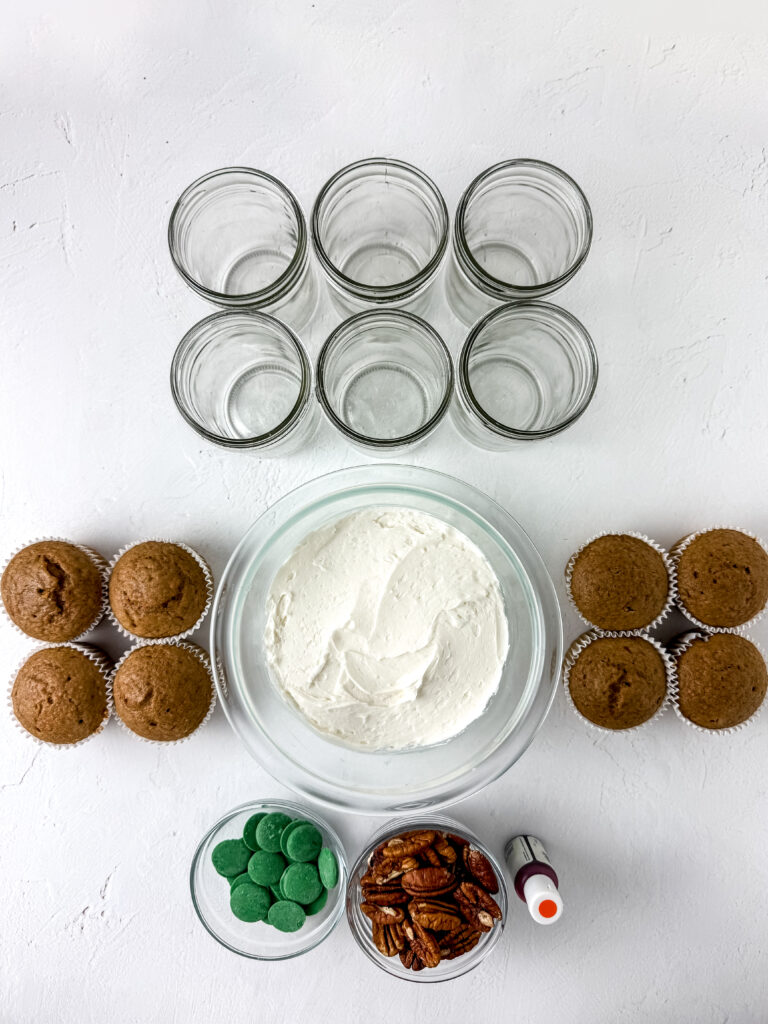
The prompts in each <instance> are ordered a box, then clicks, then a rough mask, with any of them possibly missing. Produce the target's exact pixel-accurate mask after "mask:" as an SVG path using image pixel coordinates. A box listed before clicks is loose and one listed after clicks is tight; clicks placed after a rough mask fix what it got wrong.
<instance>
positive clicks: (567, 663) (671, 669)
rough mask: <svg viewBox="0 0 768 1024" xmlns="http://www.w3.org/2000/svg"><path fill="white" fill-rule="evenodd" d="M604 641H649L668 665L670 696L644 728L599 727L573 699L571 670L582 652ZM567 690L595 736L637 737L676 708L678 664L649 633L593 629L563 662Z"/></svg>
mask: <svg viewBox="0 0 768 1024" xmlns="http://www.w3.org/2000/svg"><path fill="white" fill-rule="evenodd" d="M604 637H610V638H612V639H616V640H621V639H625V638H627V637H639V638H640V639H642V640H647V641H648V643H649V644H651V646H653V647H655V648H656V650H657V651H658V652H659V654H660V655H661V657H662V659H663V661H664V668H665V671H666V676H667V693H666V696H665V697H664V700H663V701H662V702H661V704H660V705H659V708H658V709H657V710H656V712H655V713H654V714H653V715H652V716H651V717H650V718H649V719H648V720H647V721H646V722H641V723H640V725H632V726H630V727H629V728H627V729H606V728H605V726H603V725H597V724H596V723H595V722H592V721H590V719H589V718H587V717H586V715H583V714H582V713H581V711H579V709H578V708H577V707H576V704H575V702H574V700H573V697H572V696H571V690H570V685H569V683H570V675H571V669H572V668H573V666H574V665H575V664H576V660H577V659H578V656H579V655H580V654H581V652H582V651H584V650H586V648H587V647H589V645H590V644H591V643H592V642H593V641H594V640H599V639H602V638H604ZM563 689H564V691H565V696H566V699H567V701H568V704H569V705H570V707H571V710H572V711H574V712H575V714H576V715H577V716H578V717H579V718H580V719H581V720H582V722H584V723H585V724H586V725H588V726H589V727H590V729H593V730H594V731H595V732H598V733H601V734H602V735H606V734H608V735H611V736H615V735H617V734H619V735H621V734H624V733H629V732H632V733H636V732H638V730H640V729H645V728H646V727H647V726H649V725H651V724H652V723H653V722H656V721H658V719H659V718H661V716H662V715H663V714H664V712H665V711H666V710H667V708H669V706H670V704H673V703H674V702H675V701H676V699H677V677H676V675H675V666H674V663H673V661H672V658H671V657H670V656H669V654H668V652H667V650H666V648H664V647H663V646H662V645H661V644H660V643H659V641H658V640H655V639H654V638H653V637H652V636H648V634H647V633H643V632H640V631H635V632H632V633H629V632H608V631H607V630H603V629H591V630H589V631H588V632H586V633H582V634H581V636H579V637H577V638H576V639H575V640H574V641H573V643H572V644H571V646H570V647H569V648H568V650H567V652H566V655H565V659H564V661H563Z"/></svg>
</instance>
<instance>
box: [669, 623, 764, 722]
mask: <svg viewBox="0 0 768 1024" xmlns="http://www.w3.org/2000/svg"><path fill="white" fill-rule="evenodd" d="M715 632H719V633H723V632H726V630H722V629H721V630H717V631H715V630H706V629H696V630H693V629H692V630H689V631H688V632H687V633H681V634H680V635H679V636H676V637H675V638H674V639H673V640H672V641H671V643H670V644H669V645H668V647H667V650H668V651H669V654H670V657H671V659H672V665H673V670H674V673H675V695H674V698H673V701H672V706H673V707H674V709H675V714H676V715H677V717H678V718H679V719H680V721H681V722H684V723H685V725H687V726H688V728H689V729H695V730H696V732H701V733H706V734H707V735H708V736H713V735H714V736H726V735H730V734H732V733H737V732H742V731H743V730H744V729H746V728H747V727H748V726H750V725H752V724H753V723H754V722H755V721H756V720H757V719H758V718H759V717H760V715H761V713H762V710H763V708H764V707H765V702H766V699H768V698H765V699H764V700H763V703H762V704H761V705H760V707H759V708H758V709H757V711H755V712H754V713H753V714H751V715H750V716H749V718H747V719H745V720H744V721H743V722H739V724H738V725H730V726H728V727H727V728H726V729H706V728H705V727H704V726H703V725H697V724H696V722H692V721H691V720H690V718H686V717H685V715H684V714H683V713H682V711H681V710H680V689H679V686H678V683H677V659H678V658H679V657H680V656H681V655H682V654H684V653H685V652H686V651H687V650H688V648H689V647H690V646H691V644H692V643H693V642H694V641H695V640H706V639H707V638H708V637H711V636H714V634H715ZM728 632H731V633H735V632H736V631H735V630H728ZM736 635H737V636H740V637H741V638H742V640H748V641H749V642H750V643H751V644H752V646H753V647H755V648H756V649H757V650H758V651H759V652H760V656H761V657H762V659H763V661H766V657H765V651H764V650H763V648H762V647H761V646H760V644H759V643H757V641H755V640H753V639H752V637H751V636H746V635H745V634H744V633H737V634H736Z"/></svg>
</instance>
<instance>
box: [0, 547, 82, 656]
mask: <svg viewBox="0 0 768 1024" xmlns="http://www.w3.org/2000/svg"><path fill="white" fill-rule="evenodd" d="M0 594H2V599H3V604H4V605H5V610H6V611H7V612H8V615H9V617H10V619H11V620H12V621H13V622H14V623H15V624H16V625H17V626H18V627H19V629H20V630H22V632H24V633H26V634H27V636H31V637H34V638H35V640H44V641H46V642H47V643H61V642H64V641H67V640H74V639H75V637H78V636H80V635H81V634H82V633H84V632H85V631H86V630H87V629H89V628H90V627H91V626H92V625H95V623H96V620H97V619H98V617H99V613H100V611H101V606H102V577H101V570H100V569H99V568H98V566H97V565H96V563H95V562H94V560H93V559H92V558H90V557H89V556H88V555H87V554H86V553H85V552H84V551H82V550H81V549H80V548H78V547H76V546H75V545H74V544H70V543H68V542H67V541H64V540H41V541H37V543H35V544H30V545H29V546H28V547H26V548H23V549H22V550H21V551H19V552H17V554H15V555H14V556H13V558H12V559H11V560H10V562H9V563H8V565H7V566H6V567H5V571H4V572H3V576H2V580H0Z"/></svg>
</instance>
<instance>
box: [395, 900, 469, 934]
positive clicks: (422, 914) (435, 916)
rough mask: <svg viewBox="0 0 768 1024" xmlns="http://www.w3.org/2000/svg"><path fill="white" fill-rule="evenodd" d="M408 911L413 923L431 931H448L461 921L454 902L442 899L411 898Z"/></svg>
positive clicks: (457, 925) (456, 926)
mask: <svg viewBox="0 0 768 1024" xmlns="http://www.w3.org/2000/svg"><path fill="white" fill-rule="evenodd" d="M408 913H409V914H410V915H411V920H412V921H413V922H414V924H419V925H421V927H422V928H429V929H430V931H433V932H450V931H453V930H454V929H455V928H459V927H460V926H461V923H462V922H461V917H460V916H459V915H458V913H457V912H456V906H455V904H451V903H446V902H445V901H444V900H411V902H410V903H409V904H408Z"/></svg>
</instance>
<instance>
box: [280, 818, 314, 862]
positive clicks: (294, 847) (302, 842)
mask: <svg viewBox="0 0 768 1024" xmlns="http://www.w3.org/2000/svg"><path fill="white" fill-rule="evenodd" d="M322 845H323V837H322V836H321V835H320V833H319V832H318V830H317V829H316V828H315V826H314V825H299V827H298V828H294V829H293V830H292V831H291V833H290V835H289V836H288V838H287V839H286V841H285V850H286V853H287V854H288V859H289V860H292V861H298V862H299V863H306V862H307V861H311V860H317V855H318V854H319V853H320V849H321V847H322Z"/></svg>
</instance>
